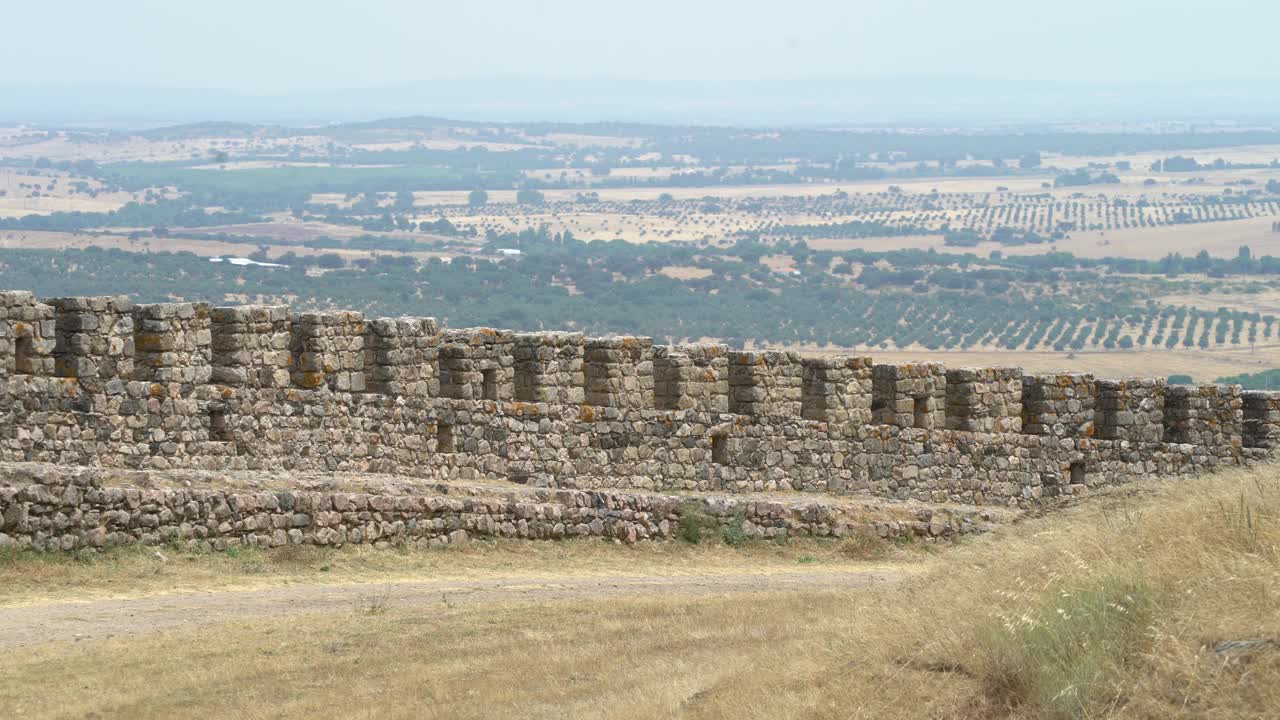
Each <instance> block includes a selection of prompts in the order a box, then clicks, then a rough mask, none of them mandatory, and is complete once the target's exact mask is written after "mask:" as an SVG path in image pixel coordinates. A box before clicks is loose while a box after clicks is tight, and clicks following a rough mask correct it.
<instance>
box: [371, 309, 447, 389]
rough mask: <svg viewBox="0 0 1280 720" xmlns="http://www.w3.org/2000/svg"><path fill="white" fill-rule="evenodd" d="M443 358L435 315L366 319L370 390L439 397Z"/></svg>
mask: <svg viewBox="0 0 1280 720" xmlns="http://www.w3.org/2000/svg"><path fill="white" fill-rule="evenodd" d="M439 360H440V331H439V328H437V326H436V320H435V318H412V317H401V318H378V319H376V320H370V321H368V322H367V323H365V335H364V363H365V367H364V373H365V386H366V389H367V390H368V391H369V392H372V393H380V394H383V395H399V396H407V395H412V396H418V397H439V395H440V377H439V374H438V373H437V367H438V364H439Z"/></svg>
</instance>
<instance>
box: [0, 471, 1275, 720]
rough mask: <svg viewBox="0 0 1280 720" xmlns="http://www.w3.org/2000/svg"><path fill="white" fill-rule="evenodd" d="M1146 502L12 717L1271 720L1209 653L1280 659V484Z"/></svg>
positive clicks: (193, 644)
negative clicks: (882, 572)
mask: <svg viewBox="0 0 1280 720" xmlns="http://www.w3.org/2000/svg"><path fill="white" fill-rule="evenodd" d="M1144 489H1145V490H1146V491H1147V492H1144V494H1142V495H1139V496H1130V497H1113V498H1109V499H1106V500H1103V501H1098V502H1095V503H1092V504H1089V505H1086V506H1082V507H1079V508H1076V509H1074V510H1072V511H1069V512H1066V513H1063V514H1060V515H1057V516H1054V517H1051V518H1049V519H1046V520H1041V521H1034V522H1028V523H1024V524H1022V525H1020V526H1017V527H1015V528H1012V529H1008V530H1005V531H1002V532H1000V533H998V534H993V535H989V536H986V537H984V538H980V539H978V540H976V541H974V542H971V543H968V544H966V545H964V546H962V547H960V548H957V549H955V550H953V551H951V552H948V553H946V554H943V555H941V556H940V557H938V558H937V559H936V560H935V561H933V562H934V563H935V567H934V570H933V571H931V572H927V573H925V574H924V575H922V576H919V577H916V578H915V579H912V580H908V581H907V582H906V583H905V584H902V585H899V586H895V587H892V588H888V589H885V590H883V591H878V592H873V591H866V592H853V593H830V592H800V593H777V594H769V595H761V594H748V595H731V596H723V597H701V598H684V597H664V598H655V599H643V600H641V599H629V600H617V599H606V600H598V601H592V602H581V601H578V602H557V603H547V604H542V605H501V606H488V607H486V606H479V605H477V606H466V607H464V606H456V607H449V606H446V607H444V609H442V610H432V611H431V612H429V613H424V612H422V611H420V610H419V611H416V612H415V611H403V610H395V609H391V610H387V609H384V608H383V609H380V608H378V607H377V604H376V603H370V604H369V606H368V607H358V608H355V609H354V610H352V611H351V612H349V613H342V614H329V615H318V616H304V617H292V618H290V619H289V620H288V621H287V622H280V621H276V622H269V621H262V622H253V623H242V624H237V625H235V626H224V627H208V628H203V629H198V630H193V631H190V632H184V633H181V634H174V635H167V636H149V637H141V638H133V639H120V640H107V641H103V642H99V643H94V644H91V645H86V646H75V647H74V648H68V647H65V646H62V647H44V648H37V649H35V650H31V651H17V652H11V653H9V654H8V657H7V658H6V663H5V664H4V666H3V669H0V707H7V708H9V709H10V713H9V714H10V715H11V716H13V717H35V716H50V717H85V716H88V715H89V714H90V713H97V716H98V717H131V718H151V717H170V716H173V715H177V714H180V713H186V712H189V711H190V710H191V709H192V708H200V709H201V710H202V711H204V712H203V714H207V715H210V716H214V717H246V718H256V717H285V716H287V717H302V716H309V715H321V714H323V715H324V716H326V717H410V716H413V717H424V716H425V717H450V718H471V717H476V718H479V717H510V716H515V715H519V716H521V717H531V718H539V717H557V718H561V717H573V718H612V717H634V716H636V715H637V714H643V715H644V716H646V717H691V718H729V717H732V718H743V719H750V718H769V719H770V720H776V719H778V718H797V717H806V718H811V717H812V718H828V717H830V718H837V717H838V718H848V717H854V718H861V717H866V718H872V717H874V718H895V717H903V718H919V717H948V718H951V717H958V718H989V717H1019V718H1021V717H1078V718H1086V717H1149V718H1167V717H1203V718H1250V717H1259V718H1260V717H1275V709H1276V708H1278V707H1280V682H1277V681H1278V680H1280V649H1277V648H1275V647H1274V646H1272V647H1271V648H1270V649H1267V648H1265V647H1264V648H1260V649H1258V650H1256V651H1254V652H1253V653H1246V654H1242V655H1238V656H1231V657H1223V656H1220V655H1219V654H1217V653H1215V652H1213V650H1212V649H1206V648H1212V647H1213V646H1214V645H1215V644H1216V643H1218V642H1220V641H1223V640H1247V639H1277V638H1280V612H1277V610H1278V608H1280V482H1277V468H1276V467H1275V466H1268V467H1264V468H1261V469H1257V470H1253V471H1247V472H1245V471H1241V472H1234V473H1229V474H1224V475H1222V476H1219V477H1216V478H1209V479H1204V480H1199V481H1181V482H1171V483H1159V484H1150V485H1147V486H1146V487H1145V488H1144ZM607 550H609V549H608V548H601V549H600V551H601V552H605V551H607ZM616 550H617V551H618V552H621V553H627V554H628V555H629V554H631V553H633V552H634V551H635V550H634V549H631V548H616ZM640 551H641V552H645V551H647V552H659V553H661V552H664V550H663V549H662V548H659V547H656V546H647V547H646V548H641V549H640ZM717 552H737V551H736V550H732V551H731V550H725V549H720V550H717ZM51 678H56V679H58V680H57V682H58V683H59V686H58V689H57V690H56V691H53V690H51V689H50V687H49V682H50V679H51ZM68 678H74V680H73V681H66V679H68Z"/></svg>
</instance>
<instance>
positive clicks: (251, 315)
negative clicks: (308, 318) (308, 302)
mask: <svg viewBox="0 0 1280 720" xmlns="http://www.w3.org/2000/svg"><path fill="white" fill-rule="evenodd" d="M209 319H210V326H209V331H210V336H211V342H210V348H211V352H212V364H213V368H212V373H211V376H212V379H213V382H215V383H218V384H221V385H230V386H232V387H250V388H282V387H289V383H290V368H291V367H292V366H293V355H292V353H291V352H290V348H291V344H292V325H291V323H290V320H289V307H288V306H287V305H246V306H243V307H216V308H213V310H211V311H210V313H209Z"/></svg>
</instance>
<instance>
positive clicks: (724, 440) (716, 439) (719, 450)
mask: <svg viewBox="0 0 1280 720" xmlns="http://www.w3.org/2000/svg"><path fill="white" fill-rule="evenodd" d="M711 462H713V463H715V464H717V465H728V464H729V438H728V437H727V436H725V435H713V436H711Z"/></svg>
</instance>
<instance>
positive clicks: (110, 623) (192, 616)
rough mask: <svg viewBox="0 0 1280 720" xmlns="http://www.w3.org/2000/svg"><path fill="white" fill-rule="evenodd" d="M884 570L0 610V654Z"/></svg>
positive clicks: (747, 588)
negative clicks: (220, 627)
mask: <svg viewBox="0 0 1280 720" xmlns="http://www.w3.org/2000/svg"><path fill="white" fill-rule="evenodd" d="M903 576H904V574H903V573H896V572H893V571H886V570H881V569H877V570H867V571H835V570H833V571H820V570H819V571H812V572H781V573H780V572H772V573H738V574H708V575H639V576H632V575H626V576H595V577H536V576H532V577H507V578H497V579H482V580H439V581H426V582H392V583H370V584H351V585H304V586H290V587H277V588H269V589H262V590H243V591H217V592H200V593H176V594H163V595H152V596H146V597H140V598H133V599H127V600H93V601H88V602H60V603H53V604H47V605H29V606H24V607H14V608H0V648H13V647H21V646H24V645H35V644H40V643H47V642H79V641H83V640H101V639H105V638H110V637H115V636H120V635H132V634H138V633H147V632H162V631H166V630H174V629H180V628H186V627H191V626H196V625H202V624H208V623H219V622H227V621H232V620H238V619H250V618H262V617H278V616H285V615H294V614H306V613H323V612H341V611H351V612H355V613H360V612H380V611H382V610H385V609H391V608H406V607H419V608H422V609H424V610H430V609H431V608H433V607H439V608H447V607H450V606H453V605H457V604H463V603H492V602H547V601H555V600H565V599H577V598H605V597H637V596H645V595H657V594H672V595H674V594H683V595H715V594H722V593H749V592H779V591H786V590H797V589H809V590H812V589H833V590H840V589H858V588H868V587H871V586H873V585H877V584H884V583H892V582H896V581H897V580H899V579H901V578H902V577H903Z"/></svg>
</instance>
